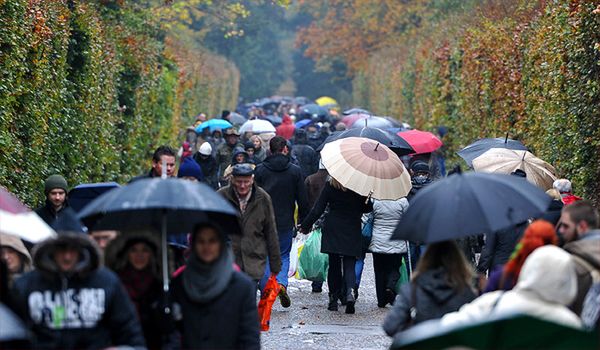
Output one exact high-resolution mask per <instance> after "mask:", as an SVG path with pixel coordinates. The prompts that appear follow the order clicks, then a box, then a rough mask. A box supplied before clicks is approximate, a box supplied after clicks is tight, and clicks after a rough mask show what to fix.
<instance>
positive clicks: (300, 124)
mask: <svg viewBox="0 0 600 350" xmlns="http://www.w3.org/2000/svg"><path fill="white" fill-rule="evenodd" d="M312 122H313V121H312V120H310V119H302V120H299V121H298V122H296V128H304V127H306V126H308V125H309V124H312Z"/></svg>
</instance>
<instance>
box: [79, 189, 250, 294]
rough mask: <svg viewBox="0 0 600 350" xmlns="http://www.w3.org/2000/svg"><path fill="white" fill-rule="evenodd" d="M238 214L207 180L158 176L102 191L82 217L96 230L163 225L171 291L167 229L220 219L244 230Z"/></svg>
mask: <svg viewBox="0 0 600 350" xmlns="http://www.w3.org/2000/svg"><path fill="white" fill-rule="evenodd" d="M237 215H238V212H237V210H236V209H234V208H233V207H232V206H231V205H230V204H229V203H228V202H227V201H226V200H225V199H224V198H223V197H222V196H220V195H219V194H217V193H216V192H215V191H213V190H212V189H211V188H210V187H208V186H207V185H205V184H202V183H197V182H191V181H186V180H181V179H156V178H154V179H143V180H139V181H136V182H134V183H131V184H129V185H126V186H123V187H121V188H118V189H115V190H113V191H110V192H107V193H105V194H103V195H101V196H100V197H98V198H96V199H95V200H94V201H93V202H92V203H90V204H89V205H87V206H86V207H85V208H84V209H83V210H82V211H81V212H80V213H79V218H80V219H81V220H82V221H83V223H84V224H85V225H86V226H88V227H89V228H90V229H93V230H130V229H143V228H148V227H154V228H156V229H160V231H161V238H162V248H163V249H162V253H163V254H162V255H163V256H162V259H163V260H162V262H163V264H162V265H163V288H164V290H165V291H168V290H169V282H168V281H169V276H168V272H167V254H166V252H167V249H166V247H167V232H190V231H191V230H192V229H193V228H194V226H195V225H196V224H198V223H202V222H217V223H218V224H219V225H220V226H221V227H222V228H223V229H224V230H225V232H227V233H229V234H241V229H240V226H239V222H238V220H237Z"/></svg>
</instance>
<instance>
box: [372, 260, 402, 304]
mask: <svg viewBox="0 0 600 350" xmlns="http://www.w3.org/2000/svg"><path fill="white" fill-rule="evenodd" d="M405 255H406V254H381V253H373V271H374V272H375V293H376V294H377V304H378V305H385V304H387V303H388V302H389V300H388V296H387V294H386V289H391V290H392V291H393V292H394V295H395V293H396V284H397V283H398V280H399V279H400V266H401V265H402V256H405Z"/></svg>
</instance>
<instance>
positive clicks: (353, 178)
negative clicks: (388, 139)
mask: <svg viewBox="0 0 600 350" xmlns="http://www.w3.org/2000/svg"><path fill="white" fill-rule="evenodd" d="M321 160H322V162H323V165H325V168H326V169H327V171H328V172H329V175H331V176H332V177H333V178H334V179H336V180H337V181H339V182H340V183H341V184H342V185H343V186H344V187H346V188H349V189H350V190H352V191H354V192H356V193H358V194H361V195H363V196H369V195H371V196H372V197H373V198H376V199H391V200H395V199H398V198H402V197H404V196H406V195H407V194H408V192H409V191H410V189H411V187H412V186H411V182H410V175H409V174H408V171H407V170H406V169H405V168H404V165H403V164H402V161H401V160H400V158H398V156H397V155H396V154H395V153H394V152H392V150H390V149H389V148H388V147H387V146H385V145H383V144H381V143H380V142H377V141H374V140H371V139H367V138H362V137H348V138H344V139H339V140H336V141H333V142H330V143H328V144H326V145H325V147H324V148H323V150H322V151H321Z"/></svg>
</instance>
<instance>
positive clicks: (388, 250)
mask: <svg viewBox="0 0 600 350" xmlns="http://www.w3.org/2000/svg"><path fill="white" fill-rule="evenodd" d="M407 209H408V200H406V198H400V199H398V200H395V201H394V200H386V201H381V200H375V201H374V202H373V215H374V220H373V237H372V239H371V244H370V245H369V251H370V252H373V253H380V254H402V253H406V251H407V246H406V241H390V238H391V237H392V234H393V233H394V230H395V229H396V226H397V225H398V222H400V219H401V218H402V215H403V214H404V212H405V211H406V210H407Z"/></svg>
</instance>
